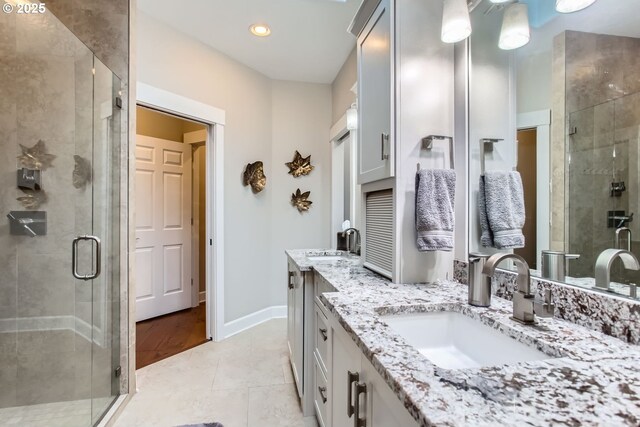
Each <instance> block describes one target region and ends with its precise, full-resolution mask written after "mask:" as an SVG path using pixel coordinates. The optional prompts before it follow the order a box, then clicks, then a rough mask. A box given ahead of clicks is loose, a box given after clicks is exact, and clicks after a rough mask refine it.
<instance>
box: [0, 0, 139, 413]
mask: <svg viewBox="0 0 640 427" xmlns="http://www.w3.org/2000/svg"><path fill="white" fill-rule="evenodd" d="M73 3H77V4H73ZM102 3H107V4H109V5H110V6H107V7H108V8H111V10H109V11H105V10H103V9H104V8H105V6H99V5H100V4H101V3H99V2H71V1H53V2H50V3H49V2H48V3H47V7H50V8H51V11H53V12H54V13H56V14H57V13H61V15H65V14H66V15H65V17H66V19H67V20H68V21H67V22H66V24H68V25H70V27H72V28H73V29H74V31H75V32H76V34H77V35H78V36H79V37H81V39H82V40H83V41H84V42H85V43H87V44H88V45H89V46H90V47H91V48H92V49H94V50H95V51H96V53H99V54H101V55H102V58H103V61H105V62H106V63H107V65H109V66H110V67H112V68H113V69H114V70H117V72H118V73H119V75H120V76H121V77H122V79H123V83H126V78H127V74H128V73H127V62H128V60H127V55H128V2H123V1H117V2H102ZM115 4H120V6H121V7H122V6H124V7H122V8H121V10H116V9H113V7H114V5H115ZM51 11H48V12H47V13H45V14H43V15H16V14H4V13H3V14H1V16H0V93H1V94H2V96H0V206H1V207H2V209H1V210H2V212H1V213H2V215H1V216H0V381H1V384H2V392H1V393H0V407H7V406H17V405H30V404H34V403H42V402H51V401H59V400H73V399H86V398H88V397H90V395H91V394H90V391H91V389H90V387H91V385H92V381H91V375H92V373H91V363H92V354H91V343H90V342H89V341H87V339H86V338H85V337H83V336H82V334H78V333H76V331H79V330H81V329H82V328H81V327H80V326H79V324H82V323H83V322H88V323H91V316H92V310H91V306H92V304H91V302H92V298H93V295H92V290H91V288H90V285H89V286H87V284H86V283H79V282H78V283H76V281H74V280H73V278H72V277H71V275H70V248H69V247H67V246H68V245H64V243H66V242H70V241H71V238H72V236H75V235H76V234H78V233H77V232H78V230H86V229H87V226H88V225H87V222H88V221H90V220H91V219H90V218H91V217H90V209H91V201H90V195H89V194H88V193H87V192H81V191H70V189H73V186H72V183H71V179H72V176H71V173H72V171H73V168H74V159H73V154H82V153H81V151H80V150H79V147H81V146H82V141H90V140H91V138H92V120H93V117H92V112H93V108H92V107H93V99H92V97H93V92H92V84H93V76H92V75H91V68H92V64H93V55H91V52H89V51H88V50H87V49H86V47H85V46H83V45H82V43H80V42H79V41H78V40H77V39H76V37H74V36H73V35H72V34H71V32H70V31H69V29H68V28H66V27H65V25H64V24H63V23H61V22H60V21H59V20H58V19H57V18H56V16H54V14H52V13H51ZM123 95H124V96H123V98H124V99H125V100H126V99H127V97H126V86H125V93H124V94H123ZM122 116H123V117H122V124H121V128H122V130H123V132H124V135H123V138H122V141H123V153H121V154H120V157H121V161H124V160H125V159H126V155H124V154H125V153H126V145H127V144H126V141H127V138H126V129H127V119H126V112H124V111H123V114H122ZM40 139H42V140H43V141H44V142H45V144H46V147H47V150H48V151H49V152H50V153H51V154H54V155H55V156H56V158H55V160H54V161H53V166H52V167H50V168H49V169H47V170H46V171H45V172H44V173H43V187H44V189H45V191H46V193H47V195H48V200H47V202H46V203H45V204H44V205H43V206H42V207H41V208H40V209H41V210H46V211H47V212H48V234H47V236H43V237H37V238H33V239H32V238H28V237H23V236H11V235H10V233H9V224H8V221H7V220H6V218H5V216H6V214H7V213H8V212H9V211H11V210H23V209H24V208H23V207H22V206H20V204H19V203H18V201H17V200H16V198H17V197H19V196H20V195H21V193H20V192H19V190H17V189H16V168H17V161H16V158H17V156H18V155H19V154H20V147H19V144H24V145H26V146H33V145H34V144H35V143H36V142H38V140H40ZM125 164H126V163H125ZM124 170H126V168H125V169H124ZM124 182H126V180H124ZM123 200H126V199H125V198H123ZM120 208H121V209H122V211H123V213H122V216H124V214H125V212H126V205H125V204H123V205H122V206H121V207H120ZM85 211H86V214H85V213H84V212H85ZM123 224H126V222H123ZM123 268H125V267H124V266H123ZM123 289H125V290H126V285H125V286H124V287H123ZM123 299H124V300H125V301H126V292H125V295H124V296H123ZM125 307H126V305H125ZM122 311H123V313H124V314H126V309H125V310H122ZM18 319H21V320H20V322H21V324H22V326H21V327H20V328H18V322H19V321H18ZM38 322H44V323H47V326H46V327H44V328H43V327H42V326H41V325H40V324H39V323H38ZM52 322H53V323H52ZM54 323H55V324H56V325H58V326H57V327H52V325H53V324H54ZM123 325H125V331H126V321H123ZM18 329H22V330H20V331H19V332H18ZM123 339H124V342H125V344H124V346H123V347H122V348H123V349H126V348H127V344H126V342H127V334H126V333H124V334H123ZM111 356H112V355H111V354H108V353H105V354H100V353H99V352H95V353H94V354H93V357H94V358H111ZM125 366H126V365H125ZM108 381H109V379H108V378H106V381H105V384H98V383H97V382H95V381H94V384H93V385H94V387H96V389H100V388H101V387H102V388H105V389H107V388H109V389H110V384H109V383H108ZM125 381H126V376H125ZM124 387H125V388H126V383H125V384H124Z"/></svg>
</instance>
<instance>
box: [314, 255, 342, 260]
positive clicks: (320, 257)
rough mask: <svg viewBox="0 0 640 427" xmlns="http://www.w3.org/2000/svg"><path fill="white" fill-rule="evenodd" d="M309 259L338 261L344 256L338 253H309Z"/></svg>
mask: <svg viewBox="0 0 640 427" xmlns="http://www.w3.org/2000/svg"><path fill="white" fill-rule="evenodd" d="M307 259H308V260H309V261H339V260H341V259H345V257H343V256H340V255H311V256H307Z"/></svg>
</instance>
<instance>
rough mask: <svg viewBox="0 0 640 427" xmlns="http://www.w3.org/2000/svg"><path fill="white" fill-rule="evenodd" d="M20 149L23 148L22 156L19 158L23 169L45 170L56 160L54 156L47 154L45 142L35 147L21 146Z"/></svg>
mask: <svg viewBox="0 0 640 427" xmlns="http://www.w3.org/2000/svg"><path fill="white" fill-rule="evenodd" d="M20 148H22V154H21V155H20V156H18V160H19V161H20V165H22V167H23V168H27V169H37V170H45V169H47V168H48V167H50V166H51V162H53V159H55V158H56V156H54V155H53V154H49V153H47V148H46V147H45V146H44V141H43V140H39V141H38V142H37V143H36V144H35V145H34V146H33V147H26V146H24V145H22V144H20Z"/></svg>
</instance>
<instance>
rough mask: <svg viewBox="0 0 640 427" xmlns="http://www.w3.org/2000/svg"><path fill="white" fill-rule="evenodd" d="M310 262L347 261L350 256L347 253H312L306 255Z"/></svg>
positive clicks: (333, 251)
mask: <svg viewBox="0 0 640 427" xmlns="http://www.w3.org/2000/svg"><path fill="white" fill-rule="evenodd" d="M305 256H306V257H307V259H308V260H309V261H339V260H341V259H347V257H348V254H347V252H345V251H336V250H331V251H312V252H307V253H306V254H305Z"/></svg>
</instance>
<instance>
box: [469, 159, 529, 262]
mask: <svg viewBox="0 0 640 427" xmlns="http://www.w3.org/2000/svg"><path fill="white" fill-rule="evenodd" d="M480 188H481V193H480V195H479V196H480V197H479V198H478V199H479V203H478V204H479V209H480V222H481V226H483V233H482V234H483V238H482V244H483V245H484V246H487V245H485V243H490V241H491V238H492V239H493V245H492V246H493V247H495V248H497V249H513V248H522V247H524V235H523V234H522V227H523V226H524V221H525V212H524V190H523V189H522V178H521V177H520V173H518V172H516V171H510V172H499V171H490V172H486V173H485V175H484V180H483V179H482V178H481V179H480ZM483 189H484V191H482V190H483ZM483 196H484V197H483ZM483 202H484V212H485V213H486V221H487V224H488V230H489V233H485V230H484V225H482V221H483V219H482V217H483V214H482V212H483Z"/></svg>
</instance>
